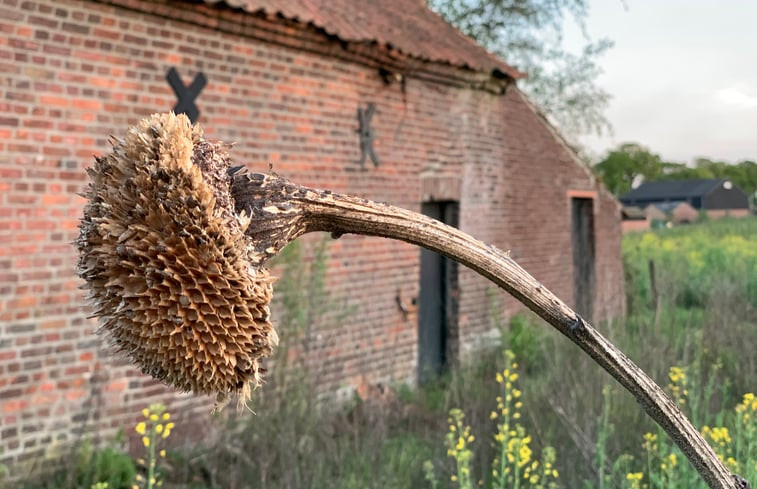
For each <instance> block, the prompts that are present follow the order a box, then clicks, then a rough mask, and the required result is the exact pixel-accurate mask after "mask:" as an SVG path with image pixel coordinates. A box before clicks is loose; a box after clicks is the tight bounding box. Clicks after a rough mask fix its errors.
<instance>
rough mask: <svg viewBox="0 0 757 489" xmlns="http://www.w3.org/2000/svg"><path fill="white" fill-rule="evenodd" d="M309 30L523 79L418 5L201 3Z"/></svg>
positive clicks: (380, 1)
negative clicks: (301, 25) (277, 20)
mask: <svg viewBox="0 0 757 489" xmlns="http://www.w3.org/2000/svg"><path fill="white" fill-rule="evenodd" d="M204 1H205V3H207V4H210V5H216V4H222V5H227V6H229V7H232V8H237V9H241V10H244V11H246V12H249V13H263V14H266V15H268V16H281V17H283V18H285V19H288V20H292V21H295V22H299V23H302V24H306V25H312V26H314V27H316V28H318V29H322V30H323V31H324V32H325V33H327V34H329V35H333V36H336V37H337V38H339V39H341V40H342V41H345V42H350V43H377V44H378V45H380V46H383V47H385V48H387V49H389V50H395V51H398V52H400V53H402V54H404V55H406V56H410V57H413V58H418V59H421V60H425V61H431V62H437V63H445V64H449V65H452V66H457V67H460V68H468V69H471V70H474V71H483V72H487V73H492V72H501V73H503V74H505V75H507V76H509V77H511V78H514V79H517V78H521V77H523V76H524V74H523V73H521V72H519V71H518V70H516V69H515V68H513V67H511V66H510V65H508V64H507V63H505V62H504V61H502V60H501V59H499V58H498V57H496V56H495V55H493V54H491V53H489V52H488V51H486V50H485V49H484V48H483V47H481V46H479V45H478V44H476V42H475V41H473V39H471V38H469V37H467V36H465V35H464V34H463V33H462V32H460V31H459V30H457V29H456V28H455V27H453V26H452V25H450V24H448V23H447V22H445V21H444V19H442V17H441V16H440V15H438V14H436V13H435V12H433V11H432V10H430V9H429V8H428V6H427V5H426V2H425V1H424V0H204Z"/></svg>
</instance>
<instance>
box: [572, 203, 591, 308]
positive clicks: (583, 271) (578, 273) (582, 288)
mask: <svg viewBox="0 0 757 489" xmlns="http://www.w3.org/2000/svg"><path fill="white" fill-rule="evenodd" d="M571 215H572V219H571V221H572V230H571V231H572V236H573V304H574V306H575V308H576V312H577V313H578V314H580V315H581V316H582V317H583V318H585V319H586V320H588V321H591V320H592V315H593V313H594V293H595V289H594V287H595V271H594V260H595V256H594V254H595V250H594V199H586V198H571Z"/></svg>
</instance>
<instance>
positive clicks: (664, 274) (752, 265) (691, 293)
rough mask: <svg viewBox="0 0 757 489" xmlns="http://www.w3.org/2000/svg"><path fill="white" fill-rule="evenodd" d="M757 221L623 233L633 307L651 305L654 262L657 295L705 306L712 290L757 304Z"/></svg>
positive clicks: (691, 305) (670, 301) (672, 301)
mask: <svg viewBox="0 0 757 489" xmlns="http://www.w3.org/2000/svg"><path fill="white" fill-rule="evenodd" d="M755 243H757V221H755V220H754V219H723V220H716V221H708V222H706V223H702V224H700V225H697V226H688V227H676V228H672V229H661V230H659V231H656V232H649V233H642V234H637V233H634V234H629V235H628V236H626V237H624V238H623V262H624V268H625V273H626V292H627V299H628V305H629V308H630V309H631V312H639V311H642V310H643V309H644V308H647V307H652V306H653V302H654V300H655V298H654V297H652V295H653V290H652V284H653V281H652V277H651V276H650V266H649V262H650V261H652V262H654V269H655V271H656V273H655V280H654V283H655V285H656V289H657V294H658V298H657V299H658V300H662V301H665V302H666V305H668V306H678V307H683V308H687V309H691V308H694V307H706V306H707V305H708V301H709V300H710V299H711V298H712V296H713V294H715V295H718V294H717V293H718V292H719V291H724V290H727V291H728V299H729V300H731V301H733V302H736V303H739V304H745V305H748V306H749V307H751V308H757V247H756V246H755Z"/></svg>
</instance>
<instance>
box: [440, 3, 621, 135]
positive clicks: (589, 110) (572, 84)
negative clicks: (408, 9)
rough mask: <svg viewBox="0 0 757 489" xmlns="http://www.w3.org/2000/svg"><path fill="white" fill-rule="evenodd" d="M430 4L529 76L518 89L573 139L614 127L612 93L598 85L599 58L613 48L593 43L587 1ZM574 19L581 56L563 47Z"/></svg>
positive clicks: (604, 43) (606, 42) (605, 42)
mask: <svg viewBox="0 0 757 489" xmlns="http://www.w3.org/2000/svg"><path fill="white" fill-rule="evenodd" d="M428 1H429V6H430V7H431V8H432V9H434V10H435V11H437V12H438V13H439V14H441V15H442V16H443V17H444V18H445V19H446V20H447V21H448V22H450V23H451V24H453V25H455V26H456V27H458V28H459V29H460V30H461V31H463V32H464V33H465V34H467V35H469V36H470V37H472V38H473V39H475V40H476V41H477V42H478V43H479V44H481V45H482V46H483V47H485V48H486V49H488V50H489V51H491V52H493V53H496V54H497V55H499V56H500V57H502V59H504V60H506V61H507V62H508V63H510V64H512V65H514V66H517V68H518V69H519V70H521V71H523V72H525V73H526V74H527V75H528V77H527V78H526V79H524V80H522V81H520V82H519V86H520V87H521V88H522V89H523V91H524V92H526V93H527V94H528V96H529V97H530V98H531V100H533V101H534V102H535V103H536V104H537V105H538V106H539V107H540V108H541V109H542V110H543V111H544V113H545V114H546V115H547V116H548V117H549V118H550V120H551V121H552V122H553V123H555V124H556V125H557V126H559V127H560V128H561V129H562V131H563V132H564V133H565V134H566V135H567V136H569V137H572V138H575V137H576V136H578V135H579V134H587V133H596V134H602V133H603V132H606V131H608V130H609V129H610V123H609V121H608V120H607V118H606V117H605V115H604V110H605V109H606V108H607V105H608V103H609V100H610V95H609V93H607V92H606V91H605V90H603V89H602V88H600V87H598V86H597V85H596V78H597V77H598V76H599V74H600V73H601V69H600V68H599V66H597V59H598V58H599V57H600V56H601V55H602V54H603V53H604V52H605V51H607V49H609V48H610V47H611V46H612V43H611V42H610V41H609V40H607V39H600V40H598V41H595V42H589V41H588V35H587V34H586V25H585V20H586V17H587V15H588V0H428ZM569 16H570V17H572V18H573V19H574V20H575V21H576V22H577V23H578V25H579V27H580V28H581V30H582V32H583V33H584V37H585V38H586V39H587V44H586V46H585V47H584V48H583V50H582V52H581V53H580V54H573V53H570V52H567V51H566V50H565V49H564V48H563V46H562V40H563V23H564V21H565V20H566V18H567V17H569Z"/></svg>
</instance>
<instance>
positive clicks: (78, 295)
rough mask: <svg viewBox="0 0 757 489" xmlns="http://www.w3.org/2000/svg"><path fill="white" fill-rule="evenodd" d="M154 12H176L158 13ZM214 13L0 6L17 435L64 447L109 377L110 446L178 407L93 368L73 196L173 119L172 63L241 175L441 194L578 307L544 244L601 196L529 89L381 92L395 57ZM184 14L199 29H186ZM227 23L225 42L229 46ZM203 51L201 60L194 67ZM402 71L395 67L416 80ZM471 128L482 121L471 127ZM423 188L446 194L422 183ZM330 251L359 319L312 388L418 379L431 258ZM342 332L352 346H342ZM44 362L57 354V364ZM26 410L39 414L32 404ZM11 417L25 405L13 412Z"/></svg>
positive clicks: (354, 248) (318, 327) (466, 307)
mask: <svg viewBox="0 0 757 489" xmlns="http://www.w3.org/2000/svg"><path fill="white" fill-rule="evenodd" d="M118 5H127V8H122V7H119V6H118ZM27 7H28V9H27ZM140 8H145V9H148V10H149V9H153V8H154V9H162V10H161V13H160V15H153V14H150V13H149V12H148V13H145V12H139V9H140ZM203 8H205V7H204V6H203V5H202V2H199V3H195V4H192V3H188V4H187V5H186V9H181V11H177V9H175V8H174V7H170V8H169V7H168V3H166V2H164V1H163V0H156V1H155V2H148V1H147V0H114V1H112V2H73V1H72V0H61V1H57V2H53V1H52V0H39V1H28V2H26V1H18V2H17V1H13V0H5V3H4V4H3V6H2V7H0V13H1V14H0V17H3V19H5V21H4V22H3V21H0V72H2V73H3V75H4V76H6V77H10V78H8V80H9V84H6V85H7V86H5V85H4V86H3V87H0V154H3V155H9V162H10V164H8V165H5V164H3V165H0V166H1V167H0V324H3V325H6V324H12V323H16V322H18V323H19V324H27V323H28V324H33V325H34V327H35V329H34V331H32V332H28V333H24V332H18V333H13V335H12V336H10V337H9V338H10V340H11V341H12V343H11V345H12V346H11V348H9V349H0V352H12V353H0V372H2V375H0V378H2V379H10V378H11V377H17V376H18V377H19V378H20V377H21V375H26V376H27V378H29V379H37V380H35V381H33V382H32V381H29V384H30V385H26V386H24V388H27V387H30V386H31V387H33V388H36V390H35V391H34V392H33V393H32V394H30V396H29V397H28V398H26V399H25V398H23V394H21V397H16V398H12V399H5V397H3V401H2V402H0V406H2V412H3V413H5V416H4V417H3V423H4V425H3V426H4V428H5V426H6V424H7V426H20V423H21V422H22V421H21V420H22V417H21V416H20V414H18V413H19V411H18V410H19V409H22V410H25V411H24V414H25V415H30V416H42V414H40V413H45V414H44V416H45V418H44V419H43V421H44V422H45V423H47V422H50V423H51V424H53V423H57V422H60V424H61V426H62V427H63V428H62V429H63V430H65V431H69V430H70V429H71V428H72V427H73V426H74V422H73V421H72V419H73V418H74V417H75V416H77V415H78V413H79V411H80V409H81V406H82V402H84V401H85V400H87V399H89V397H90V396H91V386H90V382H91V381H90V375H92V376H94V377H93V378H92V381H94V379H95V377H96V376H98V375H100V373H103V372H104V373H106V374H107V376H106V377H105V380H102V379H100V380H98V382H99V384H97V385H100V386H101V388H102V389H103V390H104V391H105V392H107V393H108V395H106V396H103V399H102V402H103V408H102V412H98V414H99V415H102V416H103V418H102V419H96V420H93V421H92V423H91V425H88V426H91V427H92V429H93V430H97V431H98V432H100V433H101V434H102V436H103V437H107V436H108V435H109V434H113V433H114V432H115V428H114V426H119V425H122V424H123V420H124V419H125V418H126V417H128V416H129V414H130V413H133V412H138V410H139V409H141V408H142V407H143V404H144V403H149V402H153V401H157V400H162V401H166V402H170V401H172V400H175V399H179V398H176V397H174V396H173V393H172V392H171V391H170V390H168V389H166V388H165V387H164V386H161V385H159V384H157V383H156V382H154V381H152V380H147V379H148V378H147V377H145V376H144V375H142V374H140V373H139V372H138V371H137V370H135V369H133V368H130V367H128V366H127V362H126V361H123V360H114V359H112V357H111V356H110V355H108V356H107V358H108V360H107V362H108V363H106V364H103V365H100V366H98V358H99V353H98V352H99V351H100V350H99V348H96V347H95V346H94V345H95V344H96V340H95V339H94V338H93V337H92V331H93V330H94V329H95V328H96V321H94V320H88V319H85V318H86V317H87V315H88V314H90V313H91V309H90V308H89V307H88V306H86V304H85V301H84V299H83V296H84V293H83V292H82V291H79V290H77V287H78V286H79V285H80V284H81V281H80V280H79V279H78V278H77V277H76V275H75V271H74V267H75V264H76V260H77V256H76V250H75V248H74V247H73V246H72V244H71V241H73V240H74V239H75V238H76V235H77V227H78V219H79V216H80V214H81V209H82V206H83V205H84V201H83V199H81V198H80V197H77V196H75V194H76V193H77V192H81V191H83V190H84V188H85V186H86V184H87V183H88V178H87V176H86V173H85V171H84V170H83V168H86V167H89V166H91V165H92V162H93V158H92V157H93V155H94V154H98V155H101V154H104V153H106V152H107V151H108V150H109V147H110V146H109V144H108V137H109V135H116V136H118V137H123V135H124V130H125V128H126V126H127V125H128V124H132V123H134V122H136V121H137V120H138V119H139V117H141V116H142V115H146V114H149V113H151V112H154V111H159V110H168V109H170V108H171V107H173V105H174V104H175V102H176V99H175V96H174V94H173V92H172V91H171V89H170V87H169V86H168V84H167V83H166V81H165V71H166V69H167V67H168V66H176V67H177V69H178V70H179V72H180V75H181V77H182V80H183V82H184V83H185V84H188V83H190V82H191V80H192V77H193V76H194V74H196V73H197V72H199V71H202V72H203V73H205V75H206V76H207V77H208V80H209V83H208V85H207V86H206V87H205V88H204V90H203V91H202V93H201V94H200V95H199V97H198V98H197V104H198V106H199V108H200V110H201V113H202V115H201V121H202V122H203V123H204V124H205V129H206V131H207V134H208V136H209V137H210V138H211V139H222V140H225V141H236V142H237V145H236V147H235V148H234V151H233V152H232V156H233V157H234V159H235V160H236V161H244V162H248V163H249V164H250V166H251V167H252V168H255V169H257V170H263V171H265V170H267V168H268V167H267V165H268V163H269V162H271V163H274V164H275V169H276V171H278V172H279V173H281V174H285V175H287V176H288V177H291V178H293V179H294V180H297V181H299V182H302V183H307V184H311V185H313V186H318V187H328V188H332V189H334V190H338V191H343V192H349V193H355V194H359V195H361V196H365V197H368V198H372V199H377V200H382V201H388V202H392V203H394V204H397V205H400V206H402V207H406V208H409V209H413V210H419V209H420V205H421V201H422V200H423V193H424V192H426V189H430V191H431V192H432V193H434V194H439V195H441V194H444V195H447V196H448V197H449V196H451V197H455V198H459V199H460V201H461V212H462V214H461V217H462V218H463V219H464V224H465V228H466V230H469V231H470V232H472V233H473V234H475V235H476V236H478V237H480V238H482V239H484V240H485V241H487V242H492V243H495V244H497V245H498V246H500V247H502V248H506V249H511V250H512V253H513V255H514V256H517V257H519V258H522V259H523V263H524V265H525V266H526V268H528V269H529V271H532V273H534V274H535V275H536V276H537V278H539V279H540V280H542V281H543V282H544V283H545V285H547V286H548V287H550V288H553V289H554V291H555V292H557V293H558V295H561V296H563V297H572V296H573V285H572V280H571V274H570V273H569V271H570V270H571V265H572V263H571V258H570V256H571V254H570V253H565V250H566V249H570V246H571V244H570V237H569V229H567V228H568V226H567V224H566V225H565V226H562V225H560V226H557V227H558V228H559V229H558V230H557V231H554V232H553V233H551V234H547V233H544V232H542V231H543V229H541V228H539V227H536V228H535V227H534V226H533V222H547V221H549V220H554V221H555V222H557V223H558V224H560V223H563V224H565V223H564V222H563V221H564V220H566V219H567V216H568V215H569V209H568V207H567V205H568V204H567V203H568V199H567V197H566V195H567V194H566V192H567V191H568V190H580V191H586V190H596V189H597V187H596V185H595V184H594V183H593V181H592V179H591V176H590V175H588V173H587V172H586V171H585V169H583V168H581V167H579V166H578V165H577V164H575V162H574V161H573V160H572V158H571V156H570V155H569V154H568V153H567V152H566V151H565V149H564V147H563V146H562V144H561V143H560V142H559V141H557V140H556V139H555V137H554V136H553V135H552V134H551V132H550V131H549V129H548V128H547V127H545V126H544V124H543V121H542V119H541V118H540V117H539V116H538V115H536V114H534V113H533V111H532V110H531V109H530V108H529V106H528V105H527V104H526V103H525V102H524V101H523V100H522V98H521V97H520V95H519V92H518V90H517V89H515V88H510V89H509V90H508V92H507V93H506V94H505V95H497V94H494V93H489V92H486V91H483V90H478V89H475V88H471V87H469V86H466V85H465V84H466V80H468V78H466V77H469V76H470V77H471V78H470V79H471V80H473V82H474V83H478V80H479V79H481V76H483V75H481V76H480V74H478V75H475V76H474V74H473V73H472V70H471V72H470V73H469V72H466V71H464V70H457V71H455V70H454V69H453V68H451V67H449V66H446V67H445V66H441V65H438V64H435V63H425V64H423V65H422V66H423V69H426V70H430V71H429V73H433V76H430V77H428V78H429V79H430V78H436V79H439V80H443V79H444V78H445V76H446V74H449V73H452V74H453V75H454V76H455V77H456V81H454V83H452V82H450V83H444V82H438V83H437V82H433V81H427V80H422V79H420V78H418V77H416V76H414V75H413V74H412V73H413V72H414V71H413V66H409V65H408V75H407V80H406V84H405V86H404V87H402V90H401V89H400V87H399V86H398V85H390V86H387V85H385V84H384V82H383V81H382V80H381V79H380V77H378V76H377V74H376V63H379V64H380V63H382V61H381V60H384V59H387V60H388V58H386V57H385V55H386V53H382V52H381V51H380V50H375V52H371V53H372V54H371V56H375V57H376V60H378V61H376V62H374V61H369V60H368V58H366V57H363V56H362V55H358V54H354V55H353V54H352V52H351V51H350V49H348V48H344V47H342V46H339V45H337V44H335V43H334V42H333V41H332V40H329V39H327V38H325V37H323V35H322V34H320V33H318V32H317V31H316V30H315V29H311V28H300V27H297V26H296V24H294V23H291V24H287V26H285V27H286V30H284V27H283V26H282V25H280V24H276V22H277V21H276V20H275V19H273V20H271V19H266V18H262V17H261V18H257V17H255V16H245V14H244V13H242V12H240V11H233V10H232V9H227V8H226V7H224V6H221V5H219V6H217V7H214V8H213V10H212V12H213V14H214V15H213V16H208V15H202V14H201V12H202V13H207V12H209V10H207V8H206V10H203ZM6 12H9V13H10V14H12V15H13V16H15V17H8V16H6ZM172 15H177V16H178V15H181V16H188V17H187V19H185V20H184V21H176V20H172V19H171V18H170V17H171V16H172ZM189 16H191V17H192V18H191V19H189ZM8 19H11V20H10V21H8ZM190 20H191V21H190ZM219 26H220V27H221V28H224V29H228V30H229V32H223V33H222V32H219V30H218V29H219ZM4 29H5V30H4ZM19 29H20V30H19ZM232 29H233V30H232ZM19 32H20V33H21V35H17V34H18V33H19ZM12 38H15V39H14V40H13V41H12V42H10V41H11V39H12ZM190 38H191V40H190ZM266 39H269V40H270V42H267V41H266ZM6 40H7V41H6ZM127 43H128V45H127ZM286 46H290V47H286ZM303 48H305V49H303ZM364 49H365V50H370V49H372V48H370V47H364ZM198 50H199V52H200V55H199V56H196V55H193V54H191V53H197V52H198ZM334 52H338V53H339V56H338V57H334V56H333V53H334ZM185 53H186V54H185ZM404 59H405V58H404V57H400V58H396V59H392V60H388V61H391V63H390V64H391V65H397V66H402V64H403V63H404V61H403V60H404ZM17 60H18V61H17ZM20 60H24V61H20ZM416 64H417V65H418V66H420V65H421V64H420V62H418V63H416ZM414 66H415V65H414ZM445 70H446V71H445ZM474 78H475V80H474ZM369 101H372V102H375V103H376V104H377V107H378V113H377V114H376V116H375V117H374V121H373V122H374V129H375V131H376V135H377V141H376V148H377V153H378V154H379V157H380V158H381V160H382V163H381V166H379V167H378V168H373V167H371V165H367V167H366V169H364V170H362V169H361V168H360V166H359V164H358V158H359V157H360V151H359V146H358V140H357V135H356V133H355V129H356V128H357V120H356V114H355V111H356V109H357V107H358V106H363V107H364V106H365V104H366V103H367V102H369ZM461 120H465V121H467V123H466V124H467V125H466V126H465V127H463V128H461V127H460V125H459V122H460V121H461ZM72 158H73V159H74V160H73V161H72V162H71V163H69V162H68V161H69V160H71V159H72ZM430 162H433V164H431V163H430ZM421 173H423V174H424V175H426V174H429V175H433V176H434V177H439V180H438V181H436V182H435V183H434V184H433V185H431V184H429V186H428V187H424V186H423V185H422V183H421V178H420V175H421ZM463 178H464V179H465V180H464V181H462V179H463ZM2 185H4V186H2ZM456 192H457V193H456ZM534 196H539V197H540V198H538V199H534ZM597 204H598V205H597V209H598V212H599V215H598V218H597V233H598V235H597V238H598V239H597V243H598V246H600V245H599V243H600V242H601V243H602V244H601V246H602V248H601V249H600V248H599V247H598V249H597V255H598V265H597V266H598V270H597V271H598V278H599V276H600V275H601V276H602V277H603V278H602V281H603V284H604V285H605V286H603V287H602V290H601V292H600V293H601V294H604V295H603V296H602V297H601V298H600V299H598V302H606V303H607V304H610V305H611V306H612V307H616V308H620V309H622V297H623V293H622V270H620V267H619V260H618V259H617V256H616V255H617V253H618V248H619V229H617V230H616V229H615V227H617V216H615V215H614V212H615V210H614V205H615V204H614V202H613V201H612V200H611V199H610V198H608V197H607V195H605V194H604V193H602V192H600V193H599V194H598V203H597ZM599 204H601V205H599ZM503 216H504V217H503ZM556 216H557V217H556ZM19 226H20V227H19ZM3 227H4V228H3ZM3 229H4V230H3ZM600 238H601V239H600ZM308 239H309V238H307V237H306V238H305V242H306V243H314V242H315V241H314V239H315V238H313V240H310V241H308ZM329 255H330V258H329V260H328V277H327V279H328V280H327V281H328V288H329V291H330V292H333V293H334V294H341V295H339V297H345V300H346V301H348V302H349V303H350V304H354V305H355V306H356V307H358V308H359V310H360V313H361V321H360V324H355V325H349V324H348V325H346V326H340V329H339V331H338V332H337V331H336V327H335V326H334V325H333V321H332V320H330V319H328V318H326V319H324V320H322V324H315V325H313V328H314V333H317V337H318V338H319V339H318V340H317V341H315V343H314V344H313V348H312V350H311V352H312V353H310V354H312V355H313V357H312V358H311V359H316V360H317V361H314V362H311V363H312V364H314V365H317V368H316V369H315V371H313V372H312V375H313V377H314V378H317V379H319V385H318V388H319V390H322V391H323V392H326V391H329V390H331V389H334V388H336V387H339V386H342V385H346V384H347V383H348V382H350V381H354V382H355V383H366V382H367V383H370V381H371V379H366V377H365V376H366V372H374V371H375V372H376V375H377V376H380V377H381V378H382V379H392V380H398V381H402V380H404V379H407V378H411V377H412V375H413V374H414V372H415V368H416V365H415V361H416V360H415V357H416V351H417V348H416V343H415V342H416V339H415V338H416V327H417V311H413V310H411V311H410V312H409V313H408V314H407V316H403V315H402V314H400V312H399V311H398V310H397V306H396V300H395V296H396V294H397V286H398V284H403V286H402V297H403V298H405V300H406V302H407V301H409V300H410V298H412V297H416V296H417V295H418V290H417V289H418V286H417V283H418V280H417V274H418V256H419V254H418V250H417V249H416V248H414V247H411V246H409V245H405V244H403V243H396V242H390V241H386V240H379V239H376V238H361V237H345V238H343V239H341V240H339V241H336V242H332V243H331V244H330V245H329ZM600 257H601V259H600ZM306 259H307V260H310V259H312V257H309V256H308V257H307V258H306ZM553 270H561V271H562V273H559V274H558V273H554V272H553ZM566 270H567V271H568V272H566ZM460 281H461V283H463V284H464V285H463V287H464V293H462V294H461V303H460V311H459V321H458V323H459V327H458V328H457V331H456V332H455V335H456V336H455V337H453V338H451V342H453V343H454V344H455V345H459V344H463V343H467V342H471V341H472V340H473V338H475V337H476V336H480V335H482V334H485V333H488V332H490V329H491V318H490V317H489V316H488V313H489V311H490V310H491V307H492V304H491V301H492V299H491V297H490V296H489V295H488V294H487V290H488V289H487V288H486V287H485V286H483V285H480V282H479V281H477V277H474V276H472V274H470V273H469V272H467V271H464V270H461V271H460ZM507 305H508V308H507V310H506V312H507V314H508V315H509V314H512V313H513V312H515V311H517V310H518V306H517V305H516V304H515V303H514V301H510V302H507ZM275 317H278V313H277V312H275V313H274V319H275ZM14 318H27V319H25V320H24V321H15V320H14ZM504 319H506V318H504ZM344 328H346V329H344ZM2 334H3V335H5V331H3V333H2ZM337 335H338V337H339V338H341V339H342V340H344V341H341V340H340V342H339V344H338V345H335V344H334V338H335V336H337ZM315 336H316V335H315V334H314V337H315ZM2 338H3V339H4V338H5V336H2ZM3 339H0V341H3ZM44 348H50V351H49V353H42V352H44V351H46V350H44ZM292 351H295V352H296V350H294V349H293V350H292ZM21 352H25V353H26V357H25V358H24V360H23V362H22V363H19V357H17V356H13V357H10V356H9V357H8V358H4V357H3V356H2V355H4V354H5V355H10V354H13V355H19V356H20V355H21ZM295 354H299V355H305V354H306V353H303V352H300V353H295ZM356 357H359V359H356ZM103 358H106V357H105V356H103ZM98 379H99V377H98ZM7 388H8V387H7V386H4V387H3V389H7ZM3 392H6V391H5V390H4V391H3ZM47 395H50V396H53V395H55V396H57V397H56V398H55V400H54V403H55V407H53V408H51V407H49V406H44V407H42V406H37V405H36V403H38V402H43V403H44V402H53V400H52V397H51V398H46V397H41V396H47ZM38 396H40V397H38ZM29 399H32V400H33V403H34V404H32V405H28V404H27V405H26V406H22V405H20V404H19V402H20V401H25V402H27V403H28V401H29ZM181 399H183V400H182V401H181V402H182V406H183V407H182V409H184V407H186V411H187V412H191V411H194V412H202V413H206V412H207V410H208V403H207V402H206V401H205V400H203V399H198V400H193V401H191V402H190V401H189V400H186V399H184V398H181ZM9 401H10V402H15V403H16V404H5V403H6V402H9ZM114 404H116V405H114ZM45 409H46V410H47V411H45ZM110 413H116V414H112V415H111V414H110ZM17 414H18V415H17ZM118 416H120V417H121V418H117V417H118ZM48 417H49V419H48ZM19 432H20V431H19ZM3 442H5V440H3ZM25 442H26V440H21V444H20V445H19V448H18V450H17V452H14V453H18V452H20V451H21V450H22V448H21V447H23V443H25ZM6 453H7V452H6ZM4 456H5V455H4ZM12 457H16V455H12Z"/></svg>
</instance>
